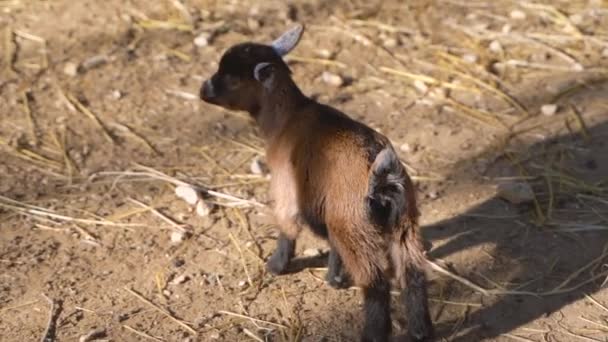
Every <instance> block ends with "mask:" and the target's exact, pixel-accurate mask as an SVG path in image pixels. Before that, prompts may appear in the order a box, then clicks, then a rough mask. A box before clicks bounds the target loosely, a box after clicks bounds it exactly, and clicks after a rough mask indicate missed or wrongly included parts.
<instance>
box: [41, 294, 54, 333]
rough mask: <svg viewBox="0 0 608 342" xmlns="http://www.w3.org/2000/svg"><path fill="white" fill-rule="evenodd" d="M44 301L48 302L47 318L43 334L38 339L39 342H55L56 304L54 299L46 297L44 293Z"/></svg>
mask: <svg viewBox="0 0 608 342" xmlns="http://www.w3.org/2000/svg"><path fill="white" fill-rule="evenodd" d="M42 296H43V297H44V299H46V300H47V302H49V305H50V307H49V316H48V319H47V323H46V328H45V329H44V333H43V334H42V337H41V338H40V342H53V341H55V329H56V328H57V316H58V315H57V305H58V304H57V302H56V301H55V300H54V299H51V298H49V297H47V295H45V294H44V293H43V294H42Z"/></svg>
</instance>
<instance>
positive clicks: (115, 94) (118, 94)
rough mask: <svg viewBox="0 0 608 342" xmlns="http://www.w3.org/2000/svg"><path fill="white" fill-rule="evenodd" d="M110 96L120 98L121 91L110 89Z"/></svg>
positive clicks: (115, 98)
mask: <svg viewBox="0 0 608 342" xmlns="http://www.w3.org/2000/svg"><path fill="white" fill-rule="evenodd" d="M112 98H113V99H114V100H120V99H121V98H122V93H121V92H120V90H116V89H115V90H113V91H112Z"/></svg>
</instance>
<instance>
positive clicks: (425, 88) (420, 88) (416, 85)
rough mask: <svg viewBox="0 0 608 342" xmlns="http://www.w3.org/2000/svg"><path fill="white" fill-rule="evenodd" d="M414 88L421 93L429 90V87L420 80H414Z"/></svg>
mask: <svg viewBox="0 0 608 342" xmlns="http://www.w3.org/2000/svg"><path fill="white" fill-rule="evenodd" d="M414 88H416V89H418V91H419V92H421V93H423V94H424V93H426V92H427V91H429V87H428V86H427V85H426V83H424V82H423V81H421V80H415V81H414Z"/></svg>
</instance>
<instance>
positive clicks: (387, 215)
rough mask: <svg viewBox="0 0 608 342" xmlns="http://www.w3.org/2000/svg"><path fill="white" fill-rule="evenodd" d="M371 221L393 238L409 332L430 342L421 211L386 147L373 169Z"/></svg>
mask: <svg viewBox="0 0 608 342" xmlns="http://www.w3.org/2000/svg"><path fill="white" fill-rule="evenodd" d="M368 201H369V211H370V216H371V218H372V219H373V220H374V221H375V222H376V223H377V224H379V225H380V226H382V227H384V229H385V232H386V233H387V235H388V236H390V240H389V241H387V242H388V243H389V246H390V258H391V262H392V266H393V267H392V268H393V272H394V275H395V278H396V279H397V281H398V282H399V285H400V286H401V288H402V289H403V290H402V294H401V297H402V301H403V303H404V304H405V307H406V311H407V315H408V332H409V335H410V336H411V337H412V339H413V340H414V341H428V340H430V339H431V338H432V335H433V326H432V323H431V318H430V315H429V309H428V295H427V284H426V275H425V273H424V269H425V264H426V257H425V255H424V247H423V244H422V240H421V238H420V236H419V228H418V216H419V213H418V208H417V205H416V196H415V191H414V186H413V184H412V181H411V179H410V178H409V176H408V175H407V173H406V171H405V169H404V167H403V165H401V162H400V161H399V158H398V156H397V154H396V153H395V151H394V150H393V149H392V148H390V147H386V148H385V149H383V150H382V151H381V152H380V153H379V154H378V155H377V156H376V159H375V160H374V163H373V164H372V167H371V172H370V180H369V190H368Z"/></svg>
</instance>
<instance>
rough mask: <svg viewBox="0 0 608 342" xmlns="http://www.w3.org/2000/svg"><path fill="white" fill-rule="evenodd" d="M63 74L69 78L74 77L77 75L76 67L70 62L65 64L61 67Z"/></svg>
mask: <svg viewBox="0 0 608 342" xmlns="http://www.w3.org/2000/svg"><path fill="white" fill-rule="evenodd" d="M63 73H64V74H66V75H68V76H70V77H74V76H76V75H78V65H76V64H74V63H72V62H68V63H66V64H65V66H64V67H63Z"/></svg>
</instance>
